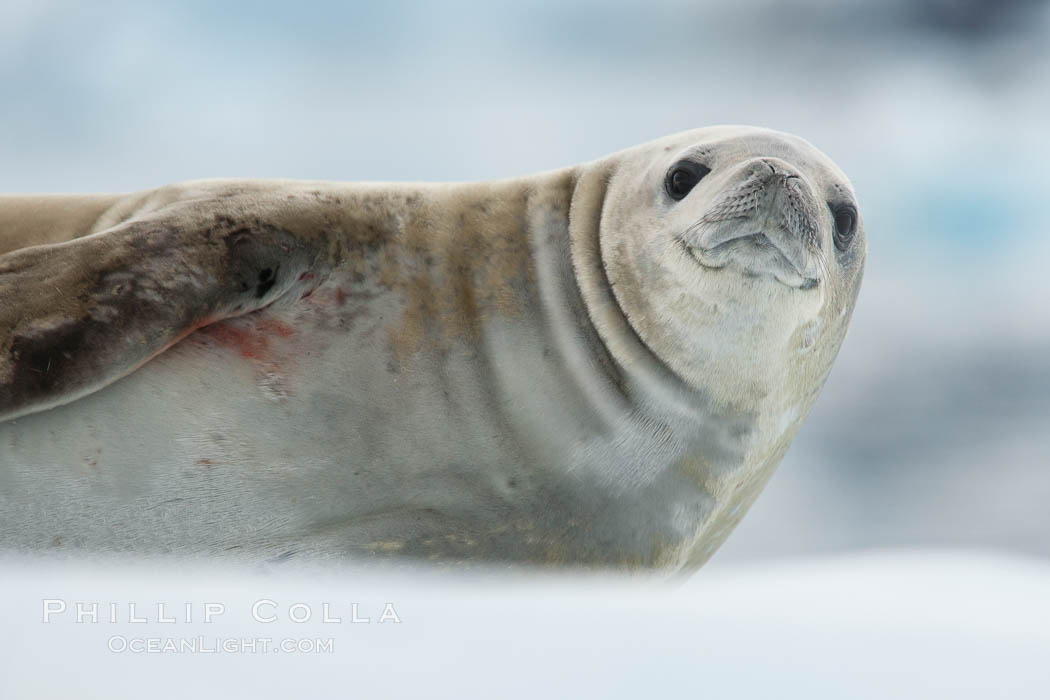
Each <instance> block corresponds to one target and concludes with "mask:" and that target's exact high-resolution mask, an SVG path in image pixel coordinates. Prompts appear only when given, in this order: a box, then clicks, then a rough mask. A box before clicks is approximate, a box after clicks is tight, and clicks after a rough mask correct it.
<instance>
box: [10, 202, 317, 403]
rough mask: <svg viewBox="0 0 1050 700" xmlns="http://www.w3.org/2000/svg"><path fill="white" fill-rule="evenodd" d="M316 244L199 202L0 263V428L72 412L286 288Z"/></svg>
mask: <svg viewBox="0 0 1050 700" xmlns="http://www.w3.org/2000/svg"><path fill="white" fill-rule="evenodd" d="M316 257H317V242H316V240H304V239H302V238H300V237H297V236H296V235H294V234H293V233H291V232H289V231H286V230H282V229H280V228H278V227H275V226H272V225H269V224H266V223H263V222H259V221H258V220H256V221H253V222H252V223H251V224H250V225H241V224H240V223H239V222H238V221H236V220H235V219H233V218H231V217H228V216H224V215H221V214H215V213H214V212H213V211H209V210H208V208H207V207H201V206H200V203H194V205H186V206H181V207H179V206H176V207H169V208H167V209H165V210H163V211H161V212H157V213H155V214H152V215H150V216H149V217H146V218H142V219H137V220H133V221H129V222H126V223H123V224H120V225H118V226H115V227H113V228H111V229H108V230H105V231H102V232H99V233H96V234H93V235H89V236H86V237H84V238H79V239H76V240H72V241H68V242H65V243H58V244H51V245H40V246H34V247H30V248H23V249H21V250H17V251H14V252H10V253H7V254H6V255H0V420H5V419H9V418H14V417H17V416H20V415H24V414H28V413H35V412H37V411H41V410H44V409H47V408H51V407H54V406H58V405H61V404H65V403H69V402H70V401H73V400H75V399H77V398H79V397H81V396H84V395H87V394H90V393H92V392H94V391H97V390H98V389H101V388H102V387H104V386H106V385H108V384H110V383H112V382H114V381H115V380H117V379H119V378H120V377H123V376H125V375H127V374H129V373H130V372H132V371H134V370H135V369H136V368H137V367H139V366H141V365H142V364H143V363H145V362H146V361H147V360H149V359H150V358H151V357H153V356H155V355H157V354H158V353H160V352H163V351H164V350H165V349H166V348H168V347H170V346H171V345H173V344H174V343H176V342H177V341H178V340H180V339H181V338H182V337H184V336H186V335H188V334H189V333H191V332H193V331H194V330H195V329H197V328H200V327H201V326H204V325H207V324H209V323H212V322H214V321H217V320H220V319H223V318H230V317H232V316H238V315H241V314H245V313H249V312H251V311H254V310H257V309H260V308H262V307H264V306H266V305H267V304H269V303H271V302H272V301H274V300H275V299H276V298H278V297H279V296H281V295H282V294H284V293H285V292H287V291H288V290H289V289H291V288H292V287H293V286H295V285H296V284H297V282H298V280H299V279H300V277H301V276H302V275H303V273H304V272H306V271H307V270H308V269H309V268H310V267H311V265H312V264H313V263H314V261H315V260H316Z"/></svg>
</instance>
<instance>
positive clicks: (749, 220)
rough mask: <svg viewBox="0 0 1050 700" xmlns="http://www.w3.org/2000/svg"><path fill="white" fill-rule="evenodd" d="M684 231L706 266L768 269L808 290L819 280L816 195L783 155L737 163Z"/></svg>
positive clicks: (764, 271)
mask: <svg viewBox="0 0 1050 700" xmlns="http://www.w3.org/2000/svg"><path fill="white" fill-rule="evenodd" d="M721 190H722V191H721V192H720V193H719V194H717V195H715V196H714V197H713V198H712V204H711V206H710V207H709V208H708V209H707V211H706V212H704V213H703V215H702V216H701V217H700V220H699V221H698V222H697V223H696V224H695V225H694V226H692V227H691V228H690V229H689V231H688V232H687V234H686V238H685V243H686V245H687V246H688V247H689V248H690V250H691V252H692V253H693V255H694V257H696V258H697V260H699V262H700V263H701V264H702V265H704V266H705V267H712V268H720V267H725V266H726V265H728V264H729V263H730V262H735V263H737V264H738V265H739V266H740V267H741V268H743V269H744V271H745V272H747V273H749V274H752V275H761V274H769V275H772V276H774V277H776V279H778V280H779V281H781V282H783V283H784V284H788V285H790V286H792V287H798V288H802V289H808V288H810V287H813V286H816V284H818V283H819V281H820V279H821V266H820V264H819V256H820V255H821V240H820V235H819V228H818V225H817V221H818V220H817V216H818V212H819V209H818V207H817V200H816V196H815V195H814V194H813V190H812V187H811V186H810V185H809V183H808V181H807V180H806V178H804V177H803V176H802V174H801V173H800V172H799V171H798V169H797V168H795V167H794V166H793V165H791V164H790V163H788V162H787V161H785V160H781V159H780V158H773V157H759V158H752V159H749V160H747V161H744V162H743V163H741V164H739V165H738V166H737V168H736V169H734V171H732V172H731V173H730V174H729V175H728V177H727V179H726V181H725V183H724V184H723V186H722V188H721Z"/></svg>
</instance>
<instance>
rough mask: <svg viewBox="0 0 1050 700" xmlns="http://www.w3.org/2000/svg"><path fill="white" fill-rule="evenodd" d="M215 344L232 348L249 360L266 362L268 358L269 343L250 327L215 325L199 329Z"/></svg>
mask: <svg viewBox="0 0 1050 700" xmlns="http://www.w3.org/2000/svg"><path fill="white" fill-rule="evenodd" d="M201 333H204V334H206V335H208V336H210V337H211V338H212V339H214V340H215V341H216V342H218V343H220V344H222V345H226V346H227V347H230V348H233V349H234V350H236V351H237V353H238V354H239V355H240V356H241V357H243V358H246V359H249V360H266V359H269V358H268V353H269V347H270V341H269V338H267V337H266V336H265V335H264V334H262V333H259V332H258V331H256V330H255V328H252V327H244V326H241V325H238V324H236V323H216V324H215V325H212V326H208V327H206V328H202V329H201Z"/></svg>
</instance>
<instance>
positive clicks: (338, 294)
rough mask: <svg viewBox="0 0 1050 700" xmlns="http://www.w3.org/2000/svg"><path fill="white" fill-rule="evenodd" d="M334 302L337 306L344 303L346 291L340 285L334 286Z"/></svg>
mask: <svg viewBox="0 0 1050 700" xmlns="http://www.w3.org/2000/svg"><path fill="white" fill-rule="evenodd" d="M335 303H336V304H338V305H339V306H342V305H343V304H345V303H346V292H345V291H344V290H343V288H342V287H336V289H335Z"/></svg>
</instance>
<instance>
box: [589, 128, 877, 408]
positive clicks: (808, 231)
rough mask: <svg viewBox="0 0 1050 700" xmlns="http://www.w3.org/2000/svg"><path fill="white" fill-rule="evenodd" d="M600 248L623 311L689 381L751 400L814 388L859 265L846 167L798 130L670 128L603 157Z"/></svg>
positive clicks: (859, 225) (860, 250) (839, 332)
mask: <svg viewBox="0 0 1050 700" xmlns="http://www.w3.org/2000/svg"><path fill="white" fill-rule="evenodd" d="M601 166H602V168H604V182H605V185H604V192H603V193H602V195H603V196H602V205H601V215H600V226H599V231H598V234H597V237H598V251H597V257H598V258H599V259H600V264H601V267H602V268H604V276H605V277H606V279H607V283H608V285H609V287H610V288H611V290H612V296H613V298H614V299H615V304H616V305H617V306H618V307H619V312H620V313H622V315H623V316H624V317H625V318H626V319H627V321H628V324H629V326H630V328H631V329H632V330H633V332H634V333H635V334H637V338H638V339H639V340H640V341H641V342H642V343H643V344H644V346H645V347H646V348H647V349H648V351H650V352H651V353H652V354H653V355H655V356H656V357H657V358H658V359H659V360H660V361H661V363H662V364H663V365H665V366H666V367H667V368H669V369H670V370H671V371H672V372H673V373H674V374H675V375H677V376H678V378H680V379H682V380H684V381H685V382H686V383H687V384H689V385H692V386H694V387H697V388H702V389H704V390H705V391H706V392H707V393H708V394H709V395H713V396H714V397H715V398H721V399H723V400H724V401H723V402H729V403H734V404H738V405H740V406H741V408H745V409H747V410H753V409H754V408H755V405H756V403H758V402H762V401H764V400H766V399H768V398H772V397H775V396H777V395H779V396H781V397H782V398H784V399H785V400H786V399H787V398H788V397H789V396H792V397H794V399H795V400H796V407H797V408H800V409H802V410H801V411H799V412H800V413H801V414H804V413H805V409H803V408H802V406H799V405H798V403H797V400H798V399H800V398H803V397H805V398H807V399H811V398H814V397H815V395H816V392H817V391H818V390H819V388H820V386H821V385H822V384H823V380H824V378H825V377H826V375H827V372H828V370H829V369H830V365H831V361H832V360H833V359H834V356H835V354H836V352H837V350H838V347H839V345H840V343H841V341H842V338H843V336H844V335H845V331H846V326H847V324H848V322H849V317H850V315H851V312H852V309H853V305H854V302H855V300H856V296H857V291H858V288H859V286H860V280H861V275H862V270H863V266H864V255H865V240H864V224H863V220H862V219H861V217H860V214H859V210H858V206H857V201H856V198H855V196H854V193H853V188H852V187H851V185H850V183H849V180H848V179H847V178H846V176H845V175H844V174H843V173H842V171H840V170H839V169H838V167H836V166H835V164H834V163H832V162H831V160H830V159H829V158H827V156H825V155H824V154H822V153H821V152H820V151H818V150H817V149H816V148H814V147H813V146H812V145H810V144H809V143H807V142H806V141H804V140H802V139H800V138H798V137H795V136H791V135H789V134H784V133H780V132H776V131H770V130H767V129H758V128H752V127H730V126H723V127H712V128H706V129H698V130H695V131H689V132H685V133H681V134H677V135H674V136H671V137H668V138H665V139H662V140H660V141H656V142H652V143H649V144H646V145H644V146H640V147H638V148H634V149H631V150H628V151H624V152H622V153H620V154H617V155H616V156H613V157H611V158H609V159H607V160H606V161H603V162H601Z"/></svg>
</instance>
